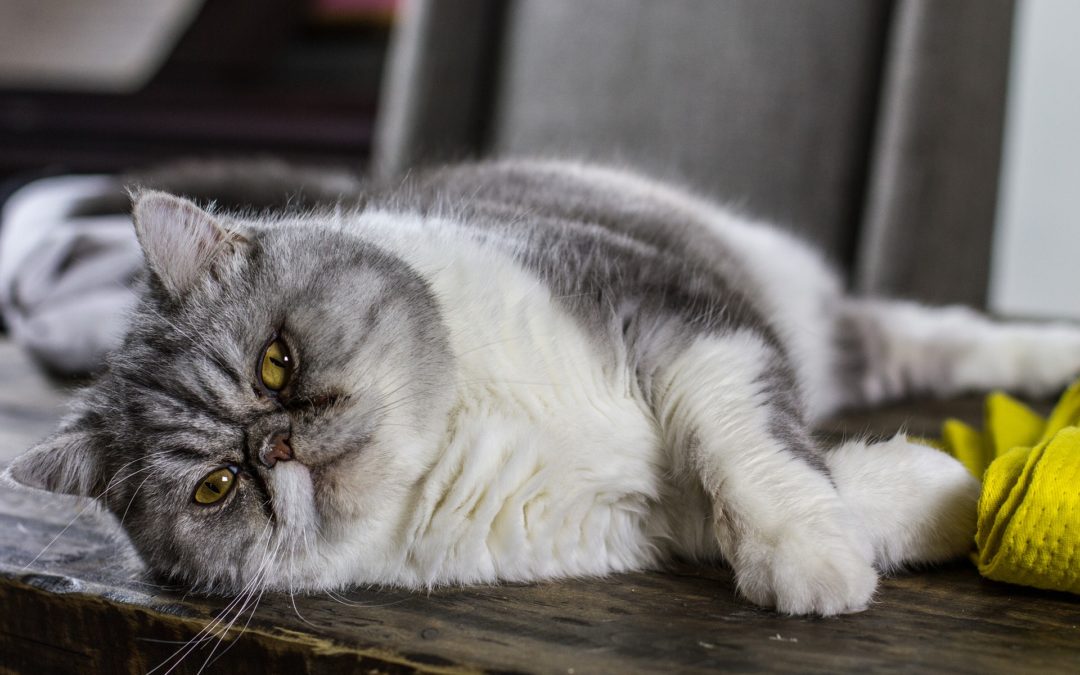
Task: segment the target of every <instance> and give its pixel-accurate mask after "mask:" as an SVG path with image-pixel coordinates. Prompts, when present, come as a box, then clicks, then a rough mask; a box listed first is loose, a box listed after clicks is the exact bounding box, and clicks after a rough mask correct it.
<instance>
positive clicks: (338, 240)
mask: <svg viewBox="0 0 1080 675" xmlns="http://www.w3.org/2000/svg"><path fill="white" fill-rule="evenodd" d="M133 215H134V218H135V227H136V232H137V234H138V237H139V241H140V243H141V245H142V249H143V252H144V254H145V258H146V263H147V269H148V274H147V275H146V277H147V278H146V280H145V283H144V284H143V288H142V290H141V300H140V302H139V304H138V307H137V309H136V310H135V313H134V315H133V316H132V318H131V322H130V328H129V333H128V335H127V338H126V340H125V342H124V344H123V347H122V348H120V349H119V350H118V351H117V352H116V353H114V354H113V355H112V356H111V357H110V359H109V363H108V368H107V370H106V372H105V373H104V374H103V375H102V376H101V377H100V378H99V380H98V381H97V382H96V383H95V384H93V385H92V386H91V387H89V388H88V389H87V390H86V391H84V392H83V393H82V395H81V396H80V397H79V399H78V401H77V403H76V406H75V409H74V410H73V412H72V414H71V415H70V416H69V417H68V418H67V419H66V421H65V422H64V424H63V425H62V427H61V429H60V430H59V431H58V432H57V433H56V434H55V435H54V436H53V437H51V438H50V439H48V440H46V441H44V442H43V443H41V444H40V445H38V446H37V447H35V448H34V449H32V450H31V451H30V452H28V453H27V454H25V455H23V456H22V457H20V458H19V459H18V460H16V463H15V464H14V465H13V466H12V468H11V475H12V477H14V478H15V479H16V480H17V481H19V482H22V483H24V484H27V485H30V486H34V487H39V488H44V489H47V490H52V491H56V492H63V493H70V494H77V495H84V496H90V497H96V498H98V499H99V500H100V501H101V502H103V503H104V504H105V505H106V506H107V507H108V508H109V509H110V510H111V511H112V512H113V513H114V514H116V516H117V517H118V518H120V519H121V520H122V523H123V526H124V528H125V530H126V531H127V533H128V535H129V537H130V539H131V541H132V542H133V543H134V545H135V546H136V548H137V549H138V550H139V552H140V553H141V555H142V556H143V558H144V560H145V561H146V562H147V563H148V564H149V565H150V566H151V567H152V568H153V569H155V570H157V571H158V572H161V573H164V574H165V575H167V576H169V577H172V578H178V579H180V580H183V581H185V582H186V583H188V584H191V585H194V586H199V587H203V588H209V589H218V590H230V589H232V590H235V589H236V588H238V587H240V586H242V585H244V584H247V583H248V582H250V581H252V580H253V579H258V580H259V582H260V584H261V585H263V586H266V587H274V588H302V587H310V586H314V585H318V584H319V583H323V582H325V581H326V580H327V578H328V577H330V581H331V582H333V578H332V577H333V573H334V572H333V570H334V568H335V567H336V566H337V564H338V559H339V558H341V557H342V556H356V555H357V551H355V550H350V546H354V545H355V543H356V537H357V535H359V534H362V533H363V532H364V531H365V530H370V531H371V532H376V531H377V530H378V528H379V527H382V526H383V525H385V524H386V523H387V522H388V521H390V520H392V519H393V516H394V513H393V511H394V508H396V506H395V505H398V504H401V503H402V502H404V501H406V496H407V493H408V491H409V490H410V488H411V487H412V486H413V485H414V484H415V483H416V481H417V480H418V479H419V478H420V476H421V475H422V472H423V471H424V469H425V468H426V465H427V463H429V462H430V461H431V460H432V457H430V453H431V448H432V446H433V445H434V443H433V441H432V439H433V438H436V437H437V436H438V435H439V433H441V428H442V427H440V425H444V424H445V417H446V408H447V405H448V403H447V401H448V390H449V372H450V367H449V366H450V364H449V360H450V356H449V351H448V346H447V339H446V330H445V328H444V324H443V322H442V320H441V319H440V315H439V310H438V305H437V302H436V300H435V298H434V297H433V295H432V292H431V290H430V289H429V288H428V286H427V285H426V284H425V282H424V281H423V279H422V278H421V277H420V276H418V274H417V273H416V272H415V271H413V270H412V269H411V268H410V267H409V266H407V265H406V264H405V263H404V262H402V261H401V260H400V259H399V258H396V257H394V256H392V255H390V254H388V253H387V252H385V251H383V250H380V249H379V248H377V247H375V246H372V245H370V244H366V243H364V242H362V241H361V240H359V239H358V238H356V237H354V236H351V235H349V234H348V233H347V232H344V231H341V230H340V229H335V228H333V227H328V226H324V227H318V226H311V225H310V223H309V224H308V225H305V224H302V223H300V222H294V223H289V222H285V221H242V220H237V219H233V218H229V217H226V216H220V215H214V214H212V213H209V212H207V211H205V210H202V209H200V208H198V207H197V206H196V205H195V204H193V203H191V202H189V201H186V200H184V199H181V198H178V197H174V196H171V195H168V194H165V193H160V192H146V193H142V194H140V195H137V197H136V200H135V207H134V211H133ZM361 218H362V216H361ZM346 532H348V534H349V536H348V537H345V536H342V535H343V534H345V533H346ZM359 545H361V546H363V545H365V542H363V541H360V542H359ZM370 545H371V546H375V547H377V546H380V545H383V541H382V540H381V539H379V538H378V537H374V538H373V540H372V541H371V542H370Z"/></svg>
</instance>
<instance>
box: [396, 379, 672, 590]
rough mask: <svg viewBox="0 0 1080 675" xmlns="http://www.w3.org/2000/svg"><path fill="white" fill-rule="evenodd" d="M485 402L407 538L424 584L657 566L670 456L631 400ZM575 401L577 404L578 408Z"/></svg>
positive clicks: (472, 409)
mask: <svg viewBox="0 0 1080 675" xmlns="http://www.w3.org/2000/svg"><path fill="white" fill-rule="evenodd" d="M540 398H544V399H546V403H548V404H549V405H548V406H544V407H545V410H544V412H543V414H542V416H535V415H533V414H526V413H523V411H522V409H521V407H519V406H520V404H521V403H523V402H521V401H518V402H516V403H515V404H511V405H508V406H505V407H504V406H499V405H492V404H490V403H488V402H486V401H477V402H475V403H473V404H471V405H468V404H467V405H465V406H463V407H462V408H461V409H460V410H459V411H457V413H456V421H457V427H456V429H455V433H454V436H453V437H452V438H451V439H450V441H449V444H448V446H447V448H446V450H445V452H444V454H443V456H442V457H441V458H440V460H439V461H438V462H437V463H436V465H435V466H434V467H433V469H432V471H431V473H430V474H429V477H428V480H427V481H426V484H425V490H424V498H423V499H422V500H421V501H420V504H419V507H418V510H417V512H416V513H415V514H414V519H413V522H412V525H411V527H410V531H409V533H408V540H409V555H408V560H409V567H410V574H415V575H416V579H417V580H419V581H421V582H422V583H439V582H451V583H458V582H465V583H468V582H480V581H493V580H496V579H503V580H535V579H538V578H550V577H558V576H573V575H595V574H603V573H606V572H611V571H617V570H625V569H640V568H642V567H645V566H648V565H650V564H651V563H653V562H654V561H655V557H656V554H657V551H656V549H655V547H654V546H653V545H652V544H651V536H650V527H649V523H650V516H651V512H652V510H653V509H654V508H655V506H656V504H657V501H658V499H659V497H660V494H661V486H660V481H661V473H662V468H661V467H662V464H663V462H662V457H661V455H662V453H661V452H660V449H659V442H658V440H657V439H656V437H655V435H654V434H653V432H652V427H651V425H650V424H649V423H648V420H647V419H645V417H644V416H643V415H642V414H641V412H640V410H638V409H637V406H636V405H634V404H633V402H631V401H618V400H607V401H605V402H602V403H598V402H597V401H588V402H587V401H580V400H578V401H574V400H565V399H563V400H559V399H561V397H538V399H536V400H533V401H530V402H529V403H540V400H539V399H540ZM575 404H576V405H575Z"/></svg>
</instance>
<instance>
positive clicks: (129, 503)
mask: <svg viewBox="0 0 1080 675" xmlns="http://www.w3.org/2000/svg"><path fill="white" fill-rule="evenodd" d="M151 478H153V476H152V475H151V476H147V477H146V478H143V479H142V482H141V483H139V486H138V487H136V488H135V491H134V492H132V493H131V497H130V498H129V499H128V503H127V506H125V507H124V515H122V516H120V527H123V526H124V521H125V520H127V515H128V511H130V510H131V505H132V504H134V503H135V496H136V495H137V494H139V490H141V489H142V487H143V486H144V485H146V481H148V480H150V479H151Z"/></svg>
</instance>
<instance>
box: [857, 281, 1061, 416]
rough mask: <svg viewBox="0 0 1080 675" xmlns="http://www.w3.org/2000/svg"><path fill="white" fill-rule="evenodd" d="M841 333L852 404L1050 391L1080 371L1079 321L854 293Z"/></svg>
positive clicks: (1040, 394)
mask: <svg viewBox="0 0 1080 675" xmlns="http://www.w3.org/2000/svg"><path fill="white" fill-rule="evenodd" d="M837 338H838V339H837V342H836V345H837V356H838V360H839V364H840V368H839V369H838V373H839V378H840V382H839V383H838V386H839V388H840V389H841V390H842V391H843V392H844V396H843V398H844V399H845V400H844V403H845V404H846V405H855V406H869V405H873V404H876V403H882V402H885V401H889V400H896V399H899V398H903V397H906V396H918V395H932V396H938V397H947V396H954V395H957V394H961V393H965V392H971V391H989V390H992V389H1005V390H1008V391H1011V392H1015V393H1018V394H1024V395H1029V396H1046V395H1049V394H1053V393H1056V392H1058V391H1060V390H1061V389H1063V388H1064V387H1065V385H1067V384H1068V383H1069V382H1071V381H1072V380H1073V379H1074V378H1075V377H1076V376H1077V375H1078V374H1080V327H1077V326H1073V325H1067V324H1033V323H1001V322H996V321H993V320H991V319H989V318H987V317H986V316H984V315H982V314H979V313H978V312H976V311H974V310H971V309H968V308H966V307H942V308H931V307H925V306H923V305H920V304H917V303H914V302H899V301H884V300H848V301H846V302H845V304H844V306H843V308H842V310H841V312H840V314H839V318H838V324H837Z"/></svg>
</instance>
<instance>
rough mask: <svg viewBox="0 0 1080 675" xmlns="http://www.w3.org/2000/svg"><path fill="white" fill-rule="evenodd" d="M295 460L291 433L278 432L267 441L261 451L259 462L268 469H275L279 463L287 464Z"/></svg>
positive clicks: (286, 431) (285, 431)
mask: <svg viewBox="0 0 1080 675" xmlns="http://www.w3.org/2000/svg"><path fill="white" fill-rule="evenodd" d="M292 458H293V451H292V446H291V445H289V431H288V430H284V431H278V432H275V433H274V434H273V435H271V436H270V437H269V438H267V439H266V442H265V443H263V446H262V449H261V450H260V451H259V461H260V462H262V465H263V466H265V467H267V468H273V467H274V465H275V464H277V463H278V462H287V461H289V460H290V459H292Z"/></svg>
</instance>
